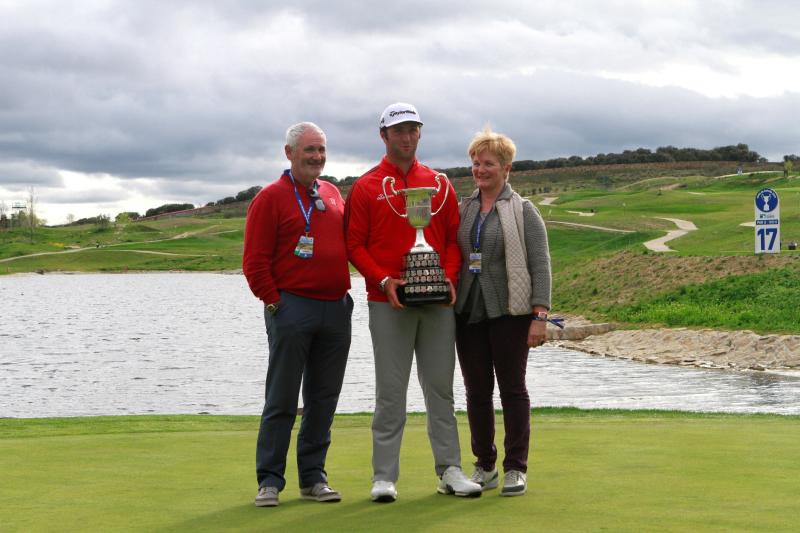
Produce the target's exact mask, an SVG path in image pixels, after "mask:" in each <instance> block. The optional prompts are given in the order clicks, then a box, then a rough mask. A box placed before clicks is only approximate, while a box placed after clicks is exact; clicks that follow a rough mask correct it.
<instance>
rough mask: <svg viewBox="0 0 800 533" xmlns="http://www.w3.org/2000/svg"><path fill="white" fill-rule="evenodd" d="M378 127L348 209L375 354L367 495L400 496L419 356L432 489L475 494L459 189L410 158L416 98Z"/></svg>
mask: <svg viewBox="0 0 800 533" xmlns="http://www.w3.org/2000/svg"><path fill="white" fill-rule="evenodd" d="M379 128H380V130H379V133H380V137H381V140H382V141H383V143H384V145H385V146H386V155H385V156H384V158H383V159H382V160H381V162H380V163H379V164H378V165H377V166H376V167H374V168H373V169H372V170H370V171H369V172H367V173H366V174H364V175H363V176H361V178H359V179H358V180H357V181H356V182H355V183H354V184H353V187H352V189H351V190H350V194H349V196H348V198H347V203H346V206H345V233H346V242H347V252H348V257H349V259H350V262H351V263H353V265H355V267H356V268H357V269H358V270H359V272H361V274H362V275H363V276H364V279H365V281H366V287H367V300H368V306H369V327H370V333H371V335H372V348H373V353H374V358H375V388H376V403H375V415H374V418H373V423H372V466H373V472H374V473H373V486H372V491H371V493H370V496H371V498H372V500H373V501H376V502H392V501H394V500H395V499H396V498H397V488H396V483H397V480H398V478H399V475H400V445H401V441H402V436H403V428H404V426H405V421H406V393H407V390H408V380H409V376H410V372H411V363H412V359H413V357H414V354H415V353H416V358H417V374H418V377H419V381H420V386H421V388H422V392H423V395H424V397H425V406H426V408H427V412H428V413H427V414H428V438H429V439H430V443H431V448H432V450H433V456H434V462H435V469H436V474H437V475H438V476H439V478H440V480H439V485H438V487H437V490H438V491H439V492H440V493H443V494H455V495H457V496H475V497H477V496H480V494H481V487H480V485H478V484H477V483H474V482H472V481H470V480H469V479H468V478H467V477H466V476H465V475H464V473H463V472H462V470H461V449H460V446H459V441H458V428H457V426H456V418H455V414H454V410H453V372H454V369H455V349H454V343H455V318H454V315H453V308H452V305H453V304H454V303H455V287H454V283H455V281H456V280H457V277H458V272H459V269H460V266H461V255H460V252H459V248H458V243H457V240H456V234H457V231H458V224H459V214H458V203H457V200H456V195H455V191H454V190H453V188H452V187H451V186H450V182H449V181H448V180H447V177H446V176H445V175H444V174H437V173H436V172H434V171H433V170H431V169H430V168H428V167H426V166H424V165H422V164H421V163H419V161H417V159H416V150H417V144H418V143H419V139H420V137H421V128H422V120H420V117H419V113H418V112H417V110H416V108H415V107H414V106H413V105H411V104H407V103H402V102H398V103H395V104H392V105H390V106H388V107H387V108H386V109H385V110H384V111H383V113H382V115H381V119H380V126H379ZM404 219H405V220H404Z"/></svg>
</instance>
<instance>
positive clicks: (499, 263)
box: [455, 183, 552, 318]
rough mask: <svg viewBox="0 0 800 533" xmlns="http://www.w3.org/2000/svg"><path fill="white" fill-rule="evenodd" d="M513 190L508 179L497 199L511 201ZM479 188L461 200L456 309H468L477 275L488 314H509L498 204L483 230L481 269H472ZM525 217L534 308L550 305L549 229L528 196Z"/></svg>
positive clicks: (479, 201)
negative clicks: (467, 305) (470, 259)
mask: <svg viewBox="0 0 800 533" xmlns="http://www.w3.org/2000/svg"><path fill="white" fill-rule="evenodd" d="M513 194H516V193H514V190H513V189H512V188H511V186H510V185H509V184H508V183H506V184H505V186H504V187H503V190H502V191H501V192H500V194H499V196H498V197H497V200H496V201H495V204H496V203H497V202H508V201H510V199H511V196H512V195H513ZM480 209H481V200H480V191H478V190H477V189H476V190H475V191H474V192H473V193H472V195H471V196H470V197H469V198H465V199H464V200H462V201H461V206H460V211H461V223H460V225H459V227H458V247H459V248H460V249H461V258H462V265H461V274H460V276H459V283H458V295H457V299H456V307H455V311H456V313H462V312H464V311H468V310H467V309H465V306H466V303H467V297H468V296H469V292H470V288H471V287H472V284H473V283H474V282H475V280H476V279H477V280H478V282H479V283H480V288H481V293H482V295H483V300H484V303H485V305H486V314H487V316H488V317H489V318H497V317H499V316H502V315H508V314H509V311H508V275H507V273H506V263H505V259H506V256H505V244H504V242H503V228H502V227H501V225H500V217H498V216H497V206H496V205H494V206H492V210H491V211H490V212H489V214H488V215H487V217H486V221H485V223H484V225H483V231H482V232H481V273H480V274H472V273H470V271H469V254H470V253H471V252H472V235H471V232H472V227H473V225H474V224H475V218H476V217H477V216H478V214H479V213H480ZM522 214H523V219H524V227H525V247H526V249H527V255H528V273H529V274H530V277H531V285H532V287H531V308H533V306H534V305H541V306H543V307H546V308H547V309H550V291H551V283H552V281H551V273H550V249H549V247H548V244H547V229H546V228H545V225H544V220H543V219H542V216H541V215H540V214H539V210H538V209H536V207H535V206H534V205H533V204H532V203H531V202H530V201H528V200H523V210H522Z"/></svg>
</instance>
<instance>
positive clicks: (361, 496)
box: [0, 408, 800, 532]
mask: <svg viewBox="0 0 800 533" xmlns="http://www.w3.org/2000/svg"><path fill="white" fill-rule="evenodd" d="M532 416H533V418H532V420H533V431H532V447H531V460H530V464H529V471H528V473H529V477H528V479H529V485H528V493H527V494H526V495H525V496H522V497H516V498H502V497H500V496H499V493H498V490H491V491H487V492H485V493H484V494H483V496H482V497H481V498H479V499H467V498H456V497H453V496H443V495H439V494H437V493H436V481H437V480H436V478H435V475H434V472H433V460H432V456H431V452H430V447H429V445H428V443H427V434H426V425H425V417H424V415H409V418H408V423H407V425H406V431H405V438H404V441H403V448H402V454H401V476H400V480H399V483H398V491H399V498H398V500H397V502H395V503H393V504H376V503H372V502H371V501H370V500H369V496H368V495H369V489H370V484H371V481H370V475H371V463H370V456H371V440H370V422H371V417H370V416H368V415H339V416H337V417H336V419H335V422H334V427H333V443H332V446H331V449H330V453H329V459H328V465H327V468H328V474H329V478H330V482H331V484H332V486H334V487H335V488H336V489H337V490H339V491H341V492H342V494H343V500H342V502H341V503H337V504H321V503H317V502H309V501H304V500H301V499H299V496H298V489H297V474H296V468H295V466H294V461H293V460H292V459H291V457H292V456H293V453H294V451H293V450H291V451H290V459H289V461H288V467H287V486H286V490H284V491H283V492H282V493H281V504H280V506H278V507H276V508H256V507H255V506H254V505H253V498H254V496H255V492H256V483H255V474H254V446H255V438H256V432H257V427H258V419H257V417H252V416H249V417H248V416H206V415H194V416H131V417H97V418H68V419H63V418H62V419H5V420H0V472H2V473H3V474H2V478H3V483H2V484H0V501H1V502H2V505H1V506H0V530H2V531H4V532H17V531H19V532H23V531H24V532H32V531H131V530H134V531H320V530H323V531H331V532H336V531H460V532H466V531H487V530H489V531H504V530H513V531H619V532H622V531H630V532H642V531H681V532H684V531H796V530H797V523H798V522H797V516H798V513H800V481H799V480H800V462H798V461H797V443H798V442H800V417H798V416H780V415H725V414H700V413H677V412H658V411H613V410H597V411H593V410H589V411H584V410H577V409H556V408H542V409H535V410H534V411H533V414H532ZM459 426H460V428H461V442H462V461H463V464H464V468H465V470H467V472H468V473H469V472H471V466H470V460H471V457H470V454H469V436H468V430H467V423H466V418H465V417H464V416H463V414H462V415H459ZM499 428H502V424H501V425H500V426H499ZM502 437H503V436H502V433H499V434H498V435H497V439H496V441H497V442H502ZM293 441H294V439H293Z"/></svg>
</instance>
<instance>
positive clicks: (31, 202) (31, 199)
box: [28, 187, 36, 244]
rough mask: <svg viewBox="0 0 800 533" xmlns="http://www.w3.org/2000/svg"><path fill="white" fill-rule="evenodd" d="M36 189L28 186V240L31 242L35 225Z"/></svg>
mask: <svg viewBox="0 0 800 533" xmlns="http://www.w3.org/2000/svg"><path fill="white" fill-rule="evenodd" d="M35 204H36V191H35V189H34V188H33V187H29V188H28V229H29V230H30V233H29V235H30V241H31V244H33V228H35V227H36V209H35Z"/></svg>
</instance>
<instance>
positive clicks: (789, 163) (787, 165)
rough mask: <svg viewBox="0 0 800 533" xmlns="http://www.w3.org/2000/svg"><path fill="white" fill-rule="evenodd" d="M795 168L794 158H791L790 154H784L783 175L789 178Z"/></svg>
mask: <svg viewBox="0 0 800 533" xmlns="http://www.w3.org/2000/svg"><path fill="white" fill-rule="evenodd" d="M793 168H794V159H790V158H789V156H788V155H785V156H783V177H784V178H788V177H789V173H790V172H791V171H792V169H793Z"/></svg>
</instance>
